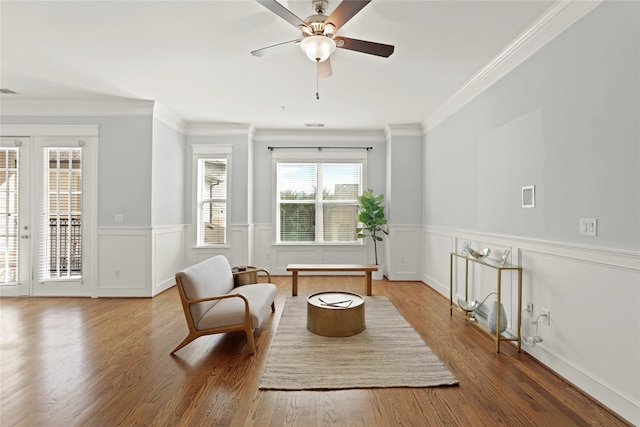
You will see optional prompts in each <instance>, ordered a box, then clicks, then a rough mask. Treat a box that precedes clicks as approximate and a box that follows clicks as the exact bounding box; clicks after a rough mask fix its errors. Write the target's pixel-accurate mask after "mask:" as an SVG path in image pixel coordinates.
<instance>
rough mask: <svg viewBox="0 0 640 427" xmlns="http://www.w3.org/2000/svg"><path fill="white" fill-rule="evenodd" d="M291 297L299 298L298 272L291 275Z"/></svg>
mask: <svg viewBox="0 0 640 427" xmlns="http://www.w3.org/2000/svg"><path fill="white" fill-rule="evenodd" d="M291 296H294V297H295V296H298V272H297V271H295V270H294V271H293V272H292V273H291Z"/></svg>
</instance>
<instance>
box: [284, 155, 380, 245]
mask: <svg viewBox="0 0 640 427" xmlns="http://www.w3.org/2000/svg"><path fill="white" fill-rule="evenodd" d="M279 163H316V164H322V163H348V164H353V163H360V164H361V176H360V181H361V188H360V191H361V192H362V191H364V189H365V188H367V153H366V152H364V151H362V150H353V151H351V150H340V152H339V153H336V152H335V151H334V152H330V150H322V151H318V152H317V153H313V154H311V155H310V154H309V151H306V152H305V151H302V150H291V151H287V152H276V151H274V152H273V154H272V172H273V174H272V184H273V185H272V188H273V211H272V212H273V216H272V218H273V219H274V227H273V244H274V245H276V246H362V245H363V244H364V241H363V240H364V239H356V240H355V241H352V242H335V241H334V242H325V241H321V242H319V241H315V240H314V241H312V242H282V241H280V236H279V231H280V212H279V204H278V197H279V196H278V188H279V187H278V164H279ZM314 203H315V204H316V206H318V201H317V200H315V201H314ZM334 203H335V202H334ZM321 205H322V204H321ZM321 215H322V214H321ZM321 218H322V216H321ZM317 234H318V231H317V230H316V235H317Z"/></svg>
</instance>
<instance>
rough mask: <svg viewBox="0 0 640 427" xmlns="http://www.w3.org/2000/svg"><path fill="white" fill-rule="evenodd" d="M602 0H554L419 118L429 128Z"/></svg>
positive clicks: (440, 121)
mask: <svg viewBox="0 0 640 427" xmlns="http://www.w3.org/2000/svg"><path fill="white" fill-rule="evenodd" d="M603 1H604V0H568V1H557V2H556V3H555V4H554V5H553V6H551V7H550V8H549V10H547V12H545V14H544V15H542V16H541V17H540V19H538V20H537V21H536V22H534V23H533V24H532V25H531V26H529V28H527V29H526V30H525V31H524V32H523V33H522V34H521V35H520V36H519V37H518V38H516V39H515V40H514V41H513V42H511V43H510V44H509V45H508V46H507V47H506V48H504V49H503V50H502V51H501V52H500V53H499V54H498V55H497V56H496V57H495V58H493V60H491V62H489V63H488V64H487V65H486V66H485V67H484V68H483V69H482V70H480V72H478V73H477V74H476V75H475V76H474V77H472V78H471V80H469V81H468V82H467V83H466V84H465V85H464V86H462V87H461V88H460V89H459V90H458V91H457V92H456V93H455V94H454V95H453V96H451V97H450V98H449V99H447V100H446V101H445V102H444V103H443V104H442V105H440V107H438V108H437V109H436V110H435V111H434V112H433V113H432V114H431V115H430V116H429V117H427V119H426V120H424V121H423V122H422V126H423V128H424V130H425V132H429V131H431V130H432V129H434V128H435V127H436V126H437V125H439V124H440V123H442V122H443V121H445V120H446V119H447V118H448V117H450V116H451V115H453V114H454V113H455V112H457V111H458V110H460V109H461V108H462V107H464V106H465V105H467V104H468V103H469V102H471V101H472V100H473V99H474V98H475V97H476V96H478V95H480V94H481V93H482V92H484V91H485V90H487V89H488V88H489V87H491V85H493V84H494V83H495V82H497V81H498V80H500V79H501V78H503V77H504V76H505V75H506V74H507V73H509V72H510V71H512V70H513V69H514V68H516V67H517V66H518V65H520V64H521V63H522V62H523V61H525V60H526V59H528V58H529V57H530V56H531V55H533V54H534V53H536V52H537V51H538V50H540V49H541V48H542V47H543V46H545V45H546V44H547V43H549V42H550V41H551V40H553V39H554V38H555V37H556V36H558V35H559V34H561V33H562V32H563V31H564V30H566V29H567V28H569V27H571V26H572V25H573V24H574V23H575V22H576V21H578V20H579V19H580V18H582V17H583V16H584V15H586V14H587V13H589V12H591V10H593V9H594V8H595V7H596V6H598V5H599V4H601V3H602V2H603Z"/></svg>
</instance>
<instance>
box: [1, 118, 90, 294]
mask: <svg viewBox="0 0 640 427" xmlns="http://www.w3.org/2000/svg"><path fill="white" fill-rule="evenodd" d="M0 136H2V137H21V138H25V139H27V140H28V141H29V146H30V147H29V150H30V152H29V158H30V159H31V163H33V162H34V161H36V160H35V159H39V158H40V157H41V156H39V155H37V153H36V147H41V146H42V145H43V144H45V145H46V143H47V141H62V140H67V141H69V140H75V141H76V143H78V144H80V145H82V146H83V160H82V161H83V165H82V167H83V218H82V233H83V235H82V244H83V261H82V281H79V282H77V283H75V284H69V283H65V284H64V285H62V283H61V284H60V286H58V285H55V284H53V285H51V284H47V286H43V284H42V283H40V282H38V272H37V271H35V270H36V269H37V266H38V263H37V262H35V260H34V257H37V256H38V251H37V245H38V242H39V239H38V238H37V237H38V236H37V235H36V233H37V232H38V229H39V227H40V225H39V223H38V221H39V220H40V219H39V218H38V214H37V212H38V209H36V207H37V206H39V200H34V198H35V197H36V194H39V193H40V191H29V193H30V194H29V195H28V196H27V194H26V193H25V192H23V196H24V197H29V198H30V200H29V203H30V206H31V207H32V208H31V209H30V212H29V223H30V224H31V226H30V227H29V228H30V231H31V233H30V234H31V238H29V239H28V242H29V246H30V249H29V261H30V264H29V267H30V268H29V270H30V271H29V272H28V274H29V277H28V278H29V279H30V280H29V281H28V282H29V283H28V285H27V286H26V288H23V289H20V291H21V293H22V294H23V295H25V294H28V295H40V296H45V295H52V296H53V295H55V296H91V297H97V286H96V277H97V274H96V266H97V261H96V260H97V239H96V235H97V232H96V228H97V217H98V206H97V205H98V203H97V201H98V196H97V192H98V185H97V184H98V140H99V138H98V136H99V126H98V125H0ZM25 148H26V147H25ZM27 172H29V171H28V169H27ZM34 172H36V171H34ZM35 175H37V176H41V171H40V172H38V173H35ZM23 176H26V175H24V174H23ZM33 176H34V174H31V173H30V174H29V175H28V177H29V178H32V177H33ZM30 184H31V185H40V184H39V183H38V180H37V179H36V180H35V181H33V180H32V182H31V183H30ZM85 212H86V216H85V215H84V213H85ZM36 225H37V226H36ZM21 231H22V230H21ZM21 240H22V239H21ZM3 288H5V287H2V286H0V296H10V295H16V294H19V293H17V292H16V290H17V289H14V290H13V291H12V290H11V289H10V288H12V287H6V289H3ZM13 288H15V287H13ZM25 289H28V292H25Z"/></svg>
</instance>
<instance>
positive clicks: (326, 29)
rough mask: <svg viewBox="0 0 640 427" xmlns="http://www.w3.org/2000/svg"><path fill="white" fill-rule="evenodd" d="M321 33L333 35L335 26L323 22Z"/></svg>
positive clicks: (328, 35)
mask: <svg viewBox="0 0 640 427" xmlns="http://www.w3.org/2000/svg"><path fill="white" fill-rule="evenodd" d="M322 34H324V35H325V36H327V37H333V36H334V35H335V34H336V26H335V25H333V24H325V26H324V31H323V32H322Z"/></svg>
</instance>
